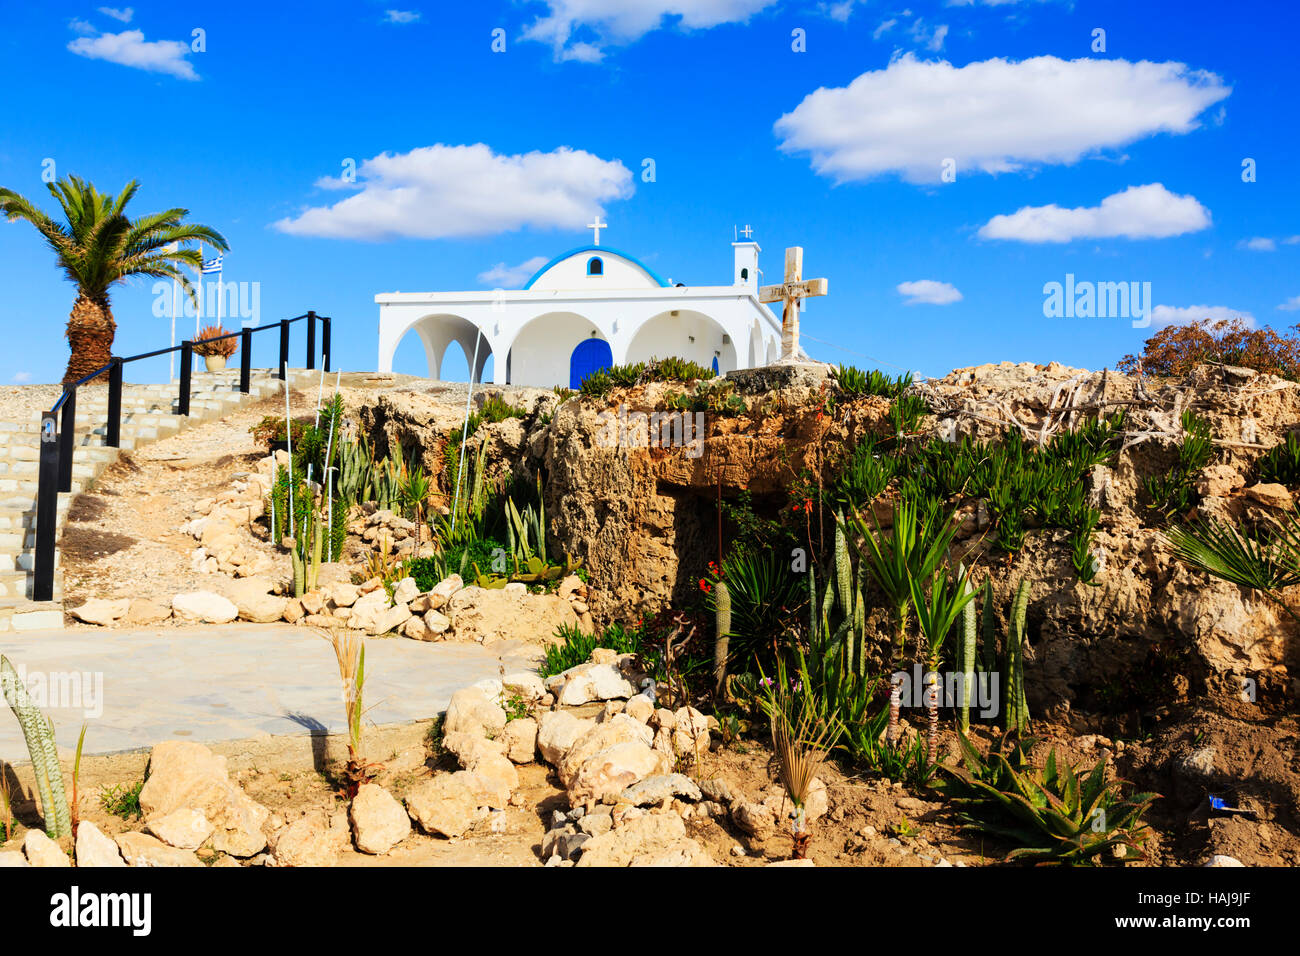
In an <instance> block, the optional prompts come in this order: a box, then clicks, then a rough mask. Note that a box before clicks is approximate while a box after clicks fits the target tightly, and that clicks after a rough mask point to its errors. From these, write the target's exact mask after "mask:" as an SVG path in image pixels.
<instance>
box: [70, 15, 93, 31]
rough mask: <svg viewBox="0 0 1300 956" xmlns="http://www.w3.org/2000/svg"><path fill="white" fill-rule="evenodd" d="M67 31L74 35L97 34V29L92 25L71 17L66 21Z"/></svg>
mask: <svg viewBox="0 0 1300 956" xmlns="http://www.w3.org/2000/svg"><path fill="white" fill-rule="evenodd" d="M68 29H70V30H72V31H73V32H75V33H85V34H92V33H98V32H99V29H98V28H97V27H96V26H95V25H94V24H93V23H87V22H86V21H85V20H83V19H81V18H80V17H73V18H72V19H71V20H69V21H68Z"/></svg>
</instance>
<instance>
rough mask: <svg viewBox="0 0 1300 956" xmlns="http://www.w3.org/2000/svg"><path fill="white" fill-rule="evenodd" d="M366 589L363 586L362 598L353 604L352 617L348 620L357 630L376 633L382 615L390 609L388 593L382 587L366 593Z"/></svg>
mask: <svg viewBox="0 0 1300 956" xmlns="http://www.w3.org/2000/svg"><path fill="white" fill-rule="evenodd" d="M367 583H369V582H367ZM365 588H366V585H364V584H363V585H361V591H362V594H361V597H359V598H357V600H356V601H355V603H353V605H352V617H351V618H349V619H348V623H349V624H350V625H351V626H352V627H354V628H356V629H357V630H364V631H368V632H370V633H374V627H375V624H376V622H377V621H378V620H379V617H380V615H382V614H383V613H384V612H385V611H387V610H388V609H389V606H390V605H389V600H388V593H387V592H386V591H385V590H384V589H383V587H382V585H381V586H380V587H378V588H375V589H372V590H370V591H366V589H365Z"/></svg>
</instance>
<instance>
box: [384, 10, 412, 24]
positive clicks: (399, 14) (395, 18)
mask: <svg viewBox="0 0 1300 956" xmlns="http://www.w3.org/2000/svg"><path fill="white" fill-rule="evenodd" d="M419 19H420V14H419V11H417V10H385V11H384V22H385V23H399V24H400V23H415V22H416V21H417V20H419Z"/></svg>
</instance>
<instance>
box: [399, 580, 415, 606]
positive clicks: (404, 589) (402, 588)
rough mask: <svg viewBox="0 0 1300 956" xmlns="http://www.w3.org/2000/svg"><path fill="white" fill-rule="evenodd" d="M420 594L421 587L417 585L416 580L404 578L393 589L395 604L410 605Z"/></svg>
mask: <svg viewBox="0 0 1300 956" xmlns="http://www.w3.org/2000/svg"><path fill="white" fill-rule="evenodd" d="M419 593H420V586H419V585H418V584H416V583H415V578H410V577H407V578H402V580H400V581H398V582H397V585H396V586H395V587H394V588H393V603H394V604H410V603H411V601H412V600H414V599H415V597H416V596H417V595H418V594H419Z"/></svg>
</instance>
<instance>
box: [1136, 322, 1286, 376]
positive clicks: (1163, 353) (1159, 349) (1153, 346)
mask: <svg viewBox="0 0 1300 956" xmlns="http://www.w3.org/2000/svg"><path fill="white" fill-rule="evenodd" d="M1293 328H1294V329H1296V330H1297V331H1300V325H1297V326H1293ZM1208 362H1222V363H1223V364H1225V365H1240V366H1243V367H1245V368H1251V369H1254V370H1255V371H1257V372H1264V373H1266V374H1268V375H1276V376H1278V377H1279V378H1288V379H1296V378H1300V337H1297V336H1296V335H1294V334H1291V335H1283V334H1279V333H1278V332H1275V331H1274V330H1273V329H1271V328H1268V327H1265V328H1261V329H1252V328H1250V327H1249V326H1248V325H1246V323H1245V322H1243V321H1242V320H1241V319H1220V320H1218V321H1213V320H1211V319H1202V320H1200V321H1198V322H1188V323H1178V324H1176V325H1170V326H1166V327H1165V328H1163V329H1161V330H1160V331H1159V332H1157V333H1156V334H1155V335H1153V336H1151V338H1149V339H1147V341H1146V344H1145V346H1144V347H1143V349H1142V354H1141V355H1126V356H1124V357H1123V358H1122V359H1120V360H1119V362H1118V363H1117V366H1116V367H1117V368H1118V369H1119V370H1120V371H1121V372H1126V373H1130V374H1133V373H1138V372H1141V373H1144V374H1146V375H1161V376H1173V375H1185V374H1186V373H1187V372H1190V371H1191V370H1192V369H1193V368H1195V367H1196V366H1197V365H1203V364H1205V363H1208Z"/></svg>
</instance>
